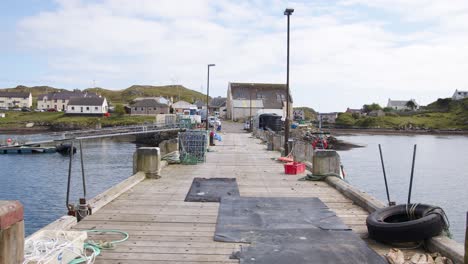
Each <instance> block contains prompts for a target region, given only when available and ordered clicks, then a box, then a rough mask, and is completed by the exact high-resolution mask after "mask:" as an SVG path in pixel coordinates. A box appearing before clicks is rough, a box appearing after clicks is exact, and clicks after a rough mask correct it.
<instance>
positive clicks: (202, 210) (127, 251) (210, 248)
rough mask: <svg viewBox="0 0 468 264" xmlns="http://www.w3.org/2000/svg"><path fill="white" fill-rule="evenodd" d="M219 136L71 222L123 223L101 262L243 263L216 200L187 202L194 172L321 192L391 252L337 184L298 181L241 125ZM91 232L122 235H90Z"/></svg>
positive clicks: (243, 183) (259, 190)
mask: <svg viewBox="0 0 468 264" xmlns="http://www.w3.org/2000/svg"><path fill="white" fill-rule="evenodd" d="M222 137H223V141H222V142H217V143H216V146H215V147H211V149H212V150H213V152H208V153H207V159H206V163H202V164H198V165H170V166H167V167H165V168H163V169H162V170H161V172H160V176H161V178H159V179H152V178H151V179H148V178H147V179H145V180H143V181H141V182H140V183H138V184H136V185H134V186H133V187H132V188H130V189H129V190H128V191H126V192H124V193H123V194H122V195H120V196H119V197H117V198H116V199H115V200H113V201H112V202H110V203H108V204H107V205H104V206H103V207H102V208H101V209H100V210H99V211H97V212H95V213H94V214H93V215H91V216H88V217H87V218H86V219H84V220H83V221H81V222H80V223H78V224H77V225H76V226H75V227H74V229H78V230H84V229H118V230H122V231H126V232H128V233H129V235H130V238H129V240H128V241H126V242H124V243H121V244H118V245H117V246H116V248H115V249H113V250H108V251H103V252H102V255H101V256H99V257H98V258H97V260H96V263H184V264H186V263H239V261H238V260H235V259H230V256H231V254H232V252H234V251H238V250H239V249H240V247H241V246H243V247H248V244H244V245H242V244H239V243H222V242H215V241H214V240H213V236H214V230H215V226H216V222H217V216H218V207H219V204H218V203H190V202H184V199H185V196H186V194H187V192H188V191H189V188H190V185H191V183H192V180H193V178H194V177H205V178H214V177H230V178H231V177H232V178H236V179H237V182H238V185H239V191H240V195H241V196H251V197H318V198H320V200H322V201H323V202H324V203H325V204H326V205H327V206H328V207H329V208H331V209H332V210H333V211H334V212H335V213H336V214H337V215H338V216H339V217H340V218H341V219H342V220H343V221H344V223H345V224H347V225H348V226H349V227H350V228H352V229H353V230H354V231H355V232H356V233H357V234H359V235H360V236H361V237H362V238H363V239H364V240H365V241H366V242H367V243H368V244H369V245H370V246H371V247H372V248H373V249H374V250H376V251H377V252H378V253H380V254H384V253H387V252H388V250H389V249H390V247H389V246H386V245H383V244H380V243H377V242H375V241H372V240H369V239H367V228H366V225H365V219H366V217H367V215H368V212H367V211H366V210H364V209H363V208H361V207H359V206H358V205H356V204H355V203H354V202H353V201H352V200H350V199H348V198H347V197H345V196H344V195H343V194H341V193H340V192H339V191H338V190H337V189H335V188H333V187H332V186H330V185H329V184H327V183H326V182H308V181H298V178H300V177H303V176H305V173H304V174H301V175H286V174H284V167H283V164H281V163H278V162H276V161H274V160H272V158H277V157H279V156H280V154H279V153H278V152H271V151H267V149H266V145H265V144H261V141H260V140H259V139H255V138H252V136H251V134H247V133H242V130H241V129H239V130H238V132H237V133H228V134H225V135H224V134H223V135H222ZM148 151H149V150H148ZM152 151H154V150H152ZM150 152H151V151H150ZM140 154H142V153H140ZM90 239H93V240H96V241H99V240H104V239H110V240H112V239H119V237H118V236H114V235H104V234H102V235H99V234H90ZM413 252H417V251H414V250H411V251H407V252H406V253H407V254H411V253H413Z"/></svg>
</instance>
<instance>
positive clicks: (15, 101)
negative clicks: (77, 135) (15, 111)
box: [0, 90, 109, 115]
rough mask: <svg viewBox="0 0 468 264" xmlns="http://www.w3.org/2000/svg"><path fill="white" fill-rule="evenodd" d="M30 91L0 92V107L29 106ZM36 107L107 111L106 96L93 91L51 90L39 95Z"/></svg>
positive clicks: (64, 110) (96, 112) (59, 109)
mask: <svg viewBox="0 0 468 264" xmlns="http://www.w3.org/2000/svg"><path fill="white" fill-rule="evenodd" d="M32 102H33V98H32V95H31V93H24V92H0V108H4V109H6V108H31V107H32ZM37 109H38V110H43V111H47V110H50V109H53V110H54V111H63V112H66V113H67V114H68V113H69V114H101V115H102V114H105V113H107V112H108V110H109V109H108V103H107V100H106V98H104V97H101V96H100V95H98V94H95V93H88V92H81V91H79V90H75V91H62V92H53V93H48V94H42V95H39V96H38V98H37Z"/></svg>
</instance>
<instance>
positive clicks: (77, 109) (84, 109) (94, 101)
mask: <svg viewBox="0 0 468 264" xmlns="http://www.w3.org/2000/svg"><path fill="white" fill-rule="evenodd" d="M108 108H109V106H108V104H107V99H106V98H105V97H73V98H70V101H69V102H68V105H67V114H86V115H103V114H105V113H107V111H108Z"/></svg>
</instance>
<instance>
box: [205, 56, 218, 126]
mask: <svg viewBox="0 0 468 264" xmlns="http://www.w3.org/2000/svg"><path fill="white" fill-rule="evenodd" d="M214 66H216V65H215V64H208V78H207V83H206V130H207V131H208V129H209V125H210V124H209V120H208V117H209V112H210V110H209V106H208V103H209V102H210V67H214Z"/></svg>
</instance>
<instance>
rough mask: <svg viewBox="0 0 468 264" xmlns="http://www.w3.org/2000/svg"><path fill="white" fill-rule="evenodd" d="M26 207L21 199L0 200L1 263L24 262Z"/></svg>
mask: <svg viewBox="0 0 468 264" xmlns="http://www.w3.org/2000/svg"><path fill="white" fill-rule="evenodd" d="M23 258H24V209H23V205H22V204H21V203H20V202H19V201H0V263H23Z"/></svg>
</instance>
